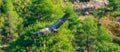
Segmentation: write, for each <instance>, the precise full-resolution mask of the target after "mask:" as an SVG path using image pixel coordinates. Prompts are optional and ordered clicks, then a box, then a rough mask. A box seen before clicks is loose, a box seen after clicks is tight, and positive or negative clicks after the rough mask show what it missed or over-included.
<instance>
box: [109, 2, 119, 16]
mask: <svg viewBox="0 0 120 52" xmlns="http://www.w3.org/2000/svg"><path fill="white" fill-rule="evenodd" d="M109 3H110V4H109V5H108V7H109V8H111V9H112V10H111V14H112V16H115V17H117V16H120V1H119V0H109Z"/></svg>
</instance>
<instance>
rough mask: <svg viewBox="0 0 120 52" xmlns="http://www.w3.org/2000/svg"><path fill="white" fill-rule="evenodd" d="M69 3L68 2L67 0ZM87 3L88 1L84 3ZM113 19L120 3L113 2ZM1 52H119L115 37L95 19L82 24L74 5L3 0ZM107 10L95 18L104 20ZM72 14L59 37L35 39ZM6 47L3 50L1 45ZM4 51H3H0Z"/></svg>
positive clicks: (0, 1)
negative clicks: (43, 31)
mask: <svg viewBox="0 0 120 52" xmlns="http://www.w3.org/2000/svg"><path fill="white" fill-rule="evenodd" d="M67 1H68V0H67ZM84 1H88V0H84ZM108 7H110V8H112V10H110V11H109V12H111V14H112V15H113V16H119V1H118V0H110V4H109V5H108ZM0 9H1V11H0V52H83V51H84V52H87V51H90V52H119V51H120V46H119V45H118V44H116V43H113V42H112V40H113V36H112V34H111V33H110V32H109V31H108V30H107V29H106V28H105V27H104V26H103V25H102V24H99V23H97V22H96V21H95V20H96V18H93V17H89V16H88V17H86V18H85V19H84V20H80V19H79V16H78V15H76V13H75V9H74V7H73V6H72V3H71V2H69V1H68V2H64V1H63V0H59V1H58V0H0ZM105 10H106V9H98V10H96V11H95V12H94V13H93V12H92V13H93V16H95V17H99V19H100V18H101V17H103V16H104V15H105V13H106V12H105ZM65 13H69V14H70V17H69V19H68V20H67V21H66V22H65V23H64V24H63V25H62V26H61V27H60V28H59V29H58V33H50V34H44V35H41V36H39V37H34V35H33V33H34V32H36V31H38V30H41V29H42V28H45V27H48V26H50V25H52V24H53V23H54V22H56V21H57V20H58V19H60V18H61V17H62V16H63V15H64V14H65ZM4 44H5V45H7V46H6V47H3V46H2V45H4ZM1 47H2V49H1Z"/></svg>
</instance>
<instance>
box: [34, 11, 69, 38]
mask: <svg viewBox="0 0 120 52" xmlns="http://www.w3.org/2000/svg"><path fill="white" fill-rule="evenodd" d="M69 16H70V15H69V13H66V14H65V15H64V16H63V17H62V18H60V19H59V20H58V21H57V22H55V23H54V24H52V25H51V26H49V27H46V28H43V29H40V30H38V31H37V32H34V34H33V35H34V36H40V35H43V34H48V33H51V32H54V33H57V32H58V31H57V29H58V28H59V27H60V26H61V25H62V24H63V23H64V22H65V21H66V20H67V19H68V17H69Z"/></svg>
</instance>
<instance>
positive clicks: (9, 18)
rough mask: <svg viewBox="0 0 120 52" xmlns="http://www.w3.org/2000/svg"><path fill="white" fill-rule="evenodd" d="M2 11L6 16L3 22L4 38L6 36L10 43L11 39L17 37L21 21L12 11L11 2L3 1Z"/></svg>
mask: <svg viewBox="0 0 120 52" xmlns="http://www.w3.org/2000/svg"><path fill="white" fill-rule="evenodd" d="M4 3H5V4H4V11H5V14H6V18H5V19H6V20H5V27H4V28H5V31H6V34H4V35H6V36H8V39H9V38H10V39H9V41H10V42H11V41H12V40H13V39H15V38H16V37H18V34H19V33H18V32H19V29H18V28H21V27H20V26H21V23H22V19H21V18H19V15H18V14H17V12H16V11H15V10H14V6H13V3H12V0H5V1H4Z"/></svg>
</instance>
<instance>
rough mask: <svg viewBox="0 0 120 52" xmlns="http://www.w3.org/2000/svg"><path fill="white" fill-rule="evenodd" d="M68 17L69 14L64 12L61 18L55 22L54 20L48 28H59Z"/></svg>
mask: <svg viewBox="0 0 120 52" xmlns="http://www.w3.org/2000/svg"><path fill="white" fill-rule="evenodd" d="M68 17H69V14H68V13H67V14H65V15H64V16H63V17H62V18H61V19H59V20H58V21H57V22H55V23H54V24H53V25H51V26H49V27H50V28H51V27H52V28H55V29H57V28H59V27H60V26H61V25H62V24H63V23H64V22H65V21H66V20H67V19H68Z"/></svg>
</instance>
